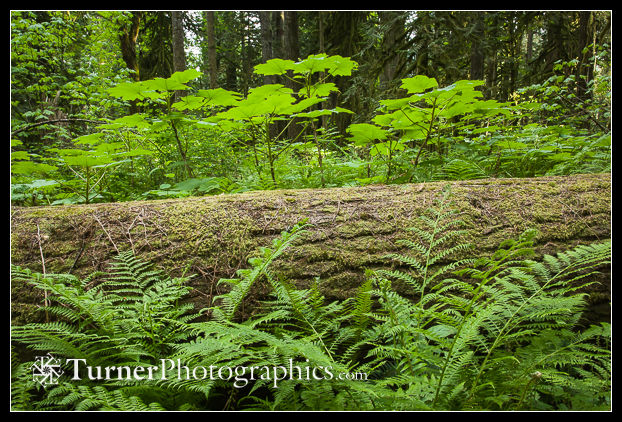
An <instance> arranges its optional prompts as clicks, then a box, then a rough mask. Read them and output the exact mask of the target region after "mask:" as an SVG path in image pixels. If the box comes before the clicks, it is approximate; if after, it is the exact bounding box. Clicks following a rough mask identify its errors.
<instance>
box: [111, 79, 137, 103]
mask: <svg viewBox="0 0 622 422" xmlns="http://www.w3.org/2000/svg"><path fill="white" fill-rule="evenodd" d="M143 91H144V89H143V88H142V86H141V85H140V84H138V83H135V82H122V83H120V84H118V85H117V86H114V87H112V88H108V93H109V94H110V95H112V96H113V97H117V98H121V99H123V100H127V101H133V100H138V99H143V98H145V96H144V94H143Z"/></svg>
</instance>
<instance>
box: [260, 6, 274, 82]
mask: <svg viewBox="0 0 622 422" xmlns="http://www.w3.org/2000/svg"><path fill="white" fill-rule="evenodd" d="M271 13H272V12H259V24H260V26H261V61H262V63H265V62H267V61H268V60H271V59H272V58H273V55H272V43H273V36H272V22H271V19H270V14H271ZM263 80H264V84H272V83H274V75H265V76H264V77H263Z"/></svg>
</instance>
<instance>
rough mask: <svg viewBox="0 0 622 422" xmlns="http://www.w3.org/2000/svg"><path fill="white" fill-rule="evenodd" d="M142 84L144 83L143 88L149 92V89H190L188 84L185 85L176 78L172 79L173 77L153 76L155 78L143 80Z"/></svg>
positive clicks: (162, 90) (164, 90)
mask: <svg viewBox="0 0 622 422" xmlns="http://www.w3.org/2000/svg"><path fill="white" fill-rule="evenodd" d="M141 84H142V85H143V89H144V91H145V92H149V91H161V92H166V91H182V90H186V89H188V86H187V85H184V84H183V83H181V82H179V81H177V80H175V79H171V78H167V79H164V78H153V79H149V80H148V81H143V82H141Z"/></svg>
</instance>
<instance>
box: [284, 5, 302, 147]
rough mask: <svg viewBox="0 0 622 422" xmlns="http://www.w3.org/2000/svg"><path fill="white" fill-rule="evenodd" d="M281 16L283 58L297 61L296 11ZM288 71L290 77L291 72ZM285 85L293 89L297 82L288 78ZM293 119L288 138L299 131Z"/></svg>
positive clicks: (298, 52) (298, 50)
mask: <svg viewBox="0 0 622 422" xmlns="http://www.w3.org/2000/svg"><path fill="white" fill-rule="evenodd" d="M283 16H284V25H283V27H284V35H283V38H284V43H285V45H284V47H285V54H286V57H285V58H287V59H290V60H293V61H295V62H297V61H298V60H299V59H300V57H299V55H300V47H299V45H298V13H297V12H295V11H289V12H285V13H284V15H283ZM289 73H290V77H291V72H289ZM285 86H287V87H288V88H292V89H293V90H294V91H296V90H297V89H298V88H299V87H298V86H297V84H296V83H294V82H293V81H291V80H290V79H287V80H286V82H285ZM293 120H294V121H293V122H292V124H291V125H289V127H288V128H287V136H288V138H289V139H295V138H296V136H297V135H298V132H300V128H299V127H298V125H297V121H298V119H297V118H294V119H293Z"/></svg>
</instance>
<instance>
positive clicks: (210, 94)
mask: <svg viewBox="0 0 622 422" xmlns="http://www.w3.org/2000/svg"><path fill="white" fill-rule="evenodd" d="M197 95H199V96H200V97H203V98H205V99H206V101H207V102H208V103H209V104H208V105H210V106H223V107H226V106H232V105H236V104H237V103H238V102H239V101H240V98H241V95H240V94H238V93H237V92H234V91H227V90H226V89H223V88H216V89H200V90H199V92H198V94H197Z"/></svg>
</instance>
